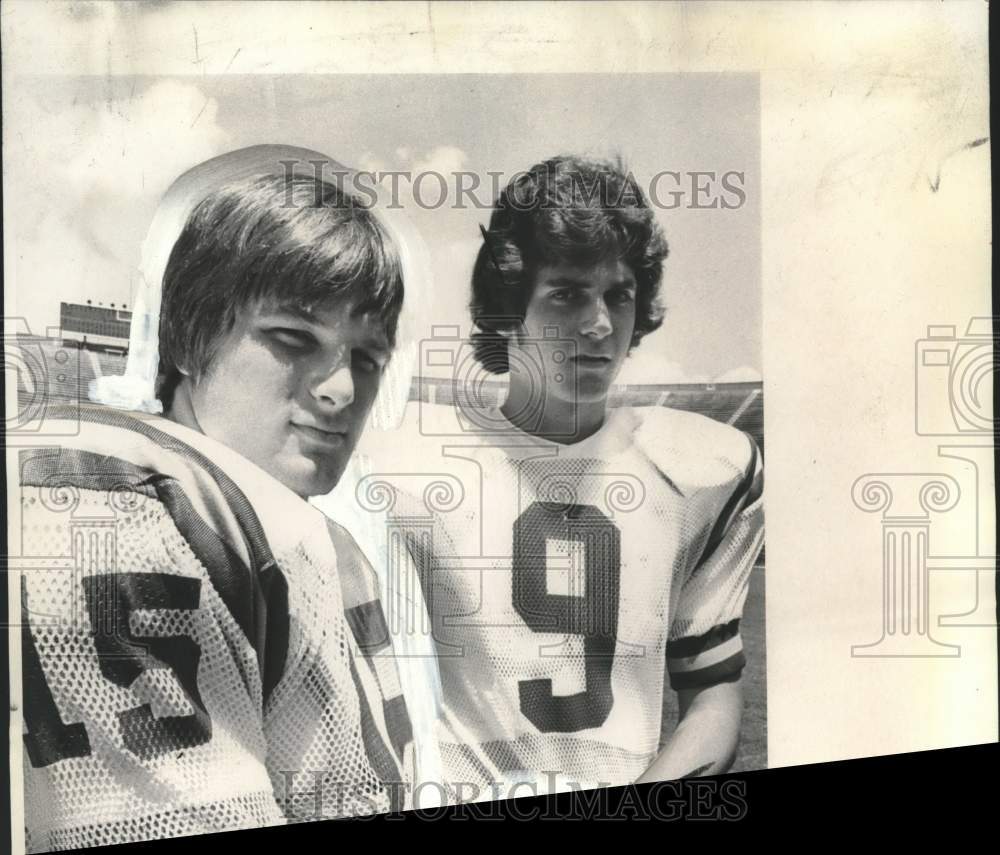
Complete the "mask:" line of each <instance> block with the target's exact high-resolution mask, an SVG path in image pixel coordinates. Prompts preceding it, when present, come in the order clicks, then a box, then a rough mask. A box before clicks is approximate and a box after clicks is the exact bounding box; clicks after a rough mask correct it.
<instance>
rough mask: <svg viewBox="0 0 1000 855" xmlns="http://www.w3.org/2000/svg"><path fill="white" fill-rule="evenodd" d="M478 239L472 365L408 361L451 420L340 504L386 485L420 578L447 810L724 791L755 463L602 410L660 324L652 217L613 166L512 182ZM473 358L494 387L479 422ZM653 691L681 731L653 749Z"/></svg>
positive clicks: (419, 419) (645, 414)
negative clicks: (711, 787) (569, 797)
mask: <svg viewBox="0 0 1000 855" xmlns="http://www.w3.org/2000/svg"><path fill="white" fill-rule="evenodd" d="M483 238H484V240H483V243H482V246H481V247H480V249H479V254H478V257H477V259H476V263H475V267H474V271H473V275H472V301H471V308H472V319H473V322H474V324H475V327H476V332H475V334H474V336H473V339H472V353H471V354H470V353H469V352H468V348H466V349H463V347H462V345H460V344H459V343H457V342H450V341H432V342H429V343H427V344H426V347H427V349H428V353H429V352H430V351H431V350H434V352H435V353H436V354H437V356H436V357H435V362H436V363H437V364H441V363H442V361H445V362H448V361H450V362H451V364H453V365H455V366H456V369H455V370H456V381H455V383H456V395H457V405H456V406H455V407H435V406H426V405H425V406H422V407H421V408H420V409H419V411H415V412H414V413H413V414H412V419H411V421H410V422H409V433H408V435H407V442H406V443H405V444H403V443H400V446H401V447H402V450H401V452H400V453H399V454H397V455H396V456H395V457H389V456H388V455H387V453H386V452H385V451H383V452H382V457H381V459H379V458H378V457H377V456H376V460H377V461H378V463H379V464H380V465H378V466H377V467H376V469H377V472H378V473H382V474H376V475H372V476H370V477H369V479H367V483H365V482H362V484H360V485H359V490H358V497H359V499H362V500H364V499H365V498H366V497H368V498H371V497H373V496H374V495H375V493H374V492H373V490H374V488H375V487H384V486H385V485H390V486H392V488H393V491H394V492H393V503H391V506H390V507H389V508H388V511H387V513H388V524H389V526H390V527H391V528H394V529H395V530H396V531H398V532H400V533H401V534H402V535H403V536H405V538H406V540H407V543H408V546H409V551H410V553H411V554H412V556H413V559H414V560H415V562H416V564H417V569H418V571H419V573H420V578H421V579H422V584H423V588H424V593H425V596H426V600H427V606H428V609H429V610H430V613H431V617H432V621H433V634H434V639H435V642H436V646H437V652H438V657H439V659H438V661H439V666H440V674H441V683H442V688H443V697H442V713H441V718H442V727H441V737H440V739H441V745H440V747H441V755H442V759H443V762H444V768H445V777H446V778H447V779H448V781H450V782H451V783H452V784H453V785H454V787H455V789H456V791H457V792H456V795H457V797H458V798H462V797H463V796H464V797H471V796H474V795H476V794H477V793H478V794H480V795H481V794H482V792H483V791H484V790H483V787H484V786H485V785H496V784H498V783H499V784H507V785H510V784H515V783H527V784H529V786H528V788H527V789H520V790H513V789H510V788H509V787H508V788H507V789H505V790H504V789H502V788H497V789H495V790H494V791H493V792H494V794H495V796H499V795H502V794H513V795H517V794H519V793H520V794H528V793H530V792H538V791H540V790H544V789H550V788H551V787H552V786H556V787H558V786H560V785H561V784H565V783H566V782H567V781H575V782H579V783H581V784H583V785H593V784H624V783H628V782H633V781H649V780H660V779H669V778H680V777H685V776H693V775H703V774H715V773H720V772H723V771H725V770H726V769H727V768H729V766H730V765H731V763H732V762H733V759H734V756H735V752H736V748H737V742H738V736H739V729H740V720H741V713H742V704H743V701H742V696H741V689H740V675H741V671H742V668H743V666H744V655H743V650H742V645H741V641H740V634H739V622H740V616H741V612H742V609H743V604H744V601H745V597H746V591H747V582H748V578H749V573H750V570H751V568H752V566H753V563H754V560H755V557H756V556H757V554H758V551H759V550H760V547H761V545H762V540H763V520H762V500H761V487H762V473H761V459H760V454H759V452H758V449H757V447H756V445H755V443H754V442H753V440H752V439H751V438H750V437H749V436H748V435H746V434H744V433H743V432H741V431H739V430H737V429H735V428H732V427H729V426H727V425H724V424H721V423H718V422H715V421H713V420H711V419H709V418H706V417H703V416H701V415H697V414H693V413H689V412H680V411H675V410H672V409H668V408H663V407H649V408H629V407H620V408H610V407H609V405H608V395H609V391H610V389H611V386H612V383H613V382H614V380H615V378H616V376H617V375H618V373H619V371H620V369H621V368H622V365H623V363H624V361H625V359H626V358H627V357H628V355H629V353H630V352H631V351H632V350H633V349H634V348H636V347H638V346H640V343H641V341H642V339H643V337H644V336H646V335H647V334H649V333H650V332H652V331H653V330H655V329H657V328H658V327H659V326H660V324H661V322H662V310H661V308H660V300H659V291H660V282H661V274H662V267H663V262H664V259H665V258H666V255H667V245H666V242H665V240H664V237H663V235H662V233H661V229H660V227H659V226H658V225H657V223H656V221H655V219H654V216H653V211H652V210H651V209H650V207H649V206H648V204H647V202H646V200H645V197H644V195H643V192H642V190H641V189H640V188H639V186H638V185H637V184H636V182H635V180H634V178H633V177H632V176H631V175H630V174H627V173H626V172H625V171H624V169H623V168H621V167H620V166H619V165H615V164H611V163H607V162H602V161H596V160H588V159H583V158H577V157H559V158H554V159H552V160H549V161H546V162H544V163H540V164H538V165H536V166H534V167H532V168H531V169H530V170H528V171H527V172H524V173H519V174H518V175H517V176H516V177H515V178H514V179H512V181H511V182H510V184H509V185H508V186H507V187H506V189H505V190H504V191H503V193H502V194H501V195H500V197H499V200H498V201H497V203H496V206H495V209H494V210H493V212H492V216H491V219H490V223H489V229H488V230H484V231H483ZM449 349H450V355H449ZM442 353H443V354H445V355H444V356H442ZM470 358H471V359H474V360H475V361H476V363H477V364H478V367H479V369H480V373H481V372H482V371H485V372H489V373H491V374H507V375H508V377H509V387H508V392H507V395H506V399H505V400H504V402H503V403H502V405H501V406H499V407H498V408H497V407H491V406H486V405H482V404H481V402H478V401H477V400H476V384H475V383H474V382H471V378H470V375H469V373H467V369H468V365H469V362H470ZM473 373H474V372H473ZM480 379H482V378H481V377H480ZM420 473H423V480H421V474H420ZM434 473H436V474H434ZM383 506H385V503H383ZM665 672H666V678H665ZM666 679H668V680H669V683H670V686H671V687H672V688H673V690H675V691H676V692H677V694H678V700H679V709H680V722H679V724H678V726H677V728H676V729H675V731H674V732H673V734H672V735H671V736H670V738H669V740H668V741H667V743H666V745H665V746H664V747H663V748H662V750H661V749H660V747H659V744H660V734H661V719H662V709H663V698H664V691H665V688H666V687H665V682H666ZM466 783H468V784H469V785H470V787H469V789H467V790H465V791H464V792H462V791H461V788H462V786H463V785H464V784H466ZM486 792H487V793H488V790H487V791H486Z"/></svg>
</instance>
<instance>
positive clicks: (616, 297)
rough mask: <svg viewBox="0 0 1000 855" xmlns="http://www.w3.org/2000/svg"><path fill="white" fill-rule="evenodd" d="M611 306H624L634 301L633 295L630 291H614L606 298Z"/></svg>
mask: <svg viewBox="0 0 1000 855" xmlns="http://www.w3.org/2000/svg"><path fill="white" fill-rule="evenodd" d="M608 299H609V300H610V302H611V304H612V305H615V306H624V305H626V304H627V303H632V302H634V301H635V294H633V293H632V292H631V291H614V292H612V293H611V295H610V296H609V298H608Z"/></svg>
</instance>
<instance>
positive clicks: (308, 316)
mask: <svg viewBox="0 0 1000 855" xmlns="http://www.w3.org/2000/svg"><path fill="white" fill-rule="evenodd" d="M265 314H269V315H291V316H292V317H295V318H299V320H303V321H305V322H306V323H309V324H315V325H316V326H322V324H321V323H320V320H319V318H317V317H316V315H314V314H313V313H312V312H311V311H309V309H305V308H303V307H302V306H297V305H295V304H293V303H288V304H286V305H278V306H274V307H272V308H270V309H267V310H265Z"/></svg>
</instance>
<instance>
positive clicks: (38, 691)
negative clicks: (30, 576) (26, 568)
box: [21, 579, 90, 769]
mask: <svg viewBox="0 0 1000 855" xmlns="http://www.w3.org/2000/svg"><path fill="white" fill-rule="evenodd" d="M21 666H22V668H23V671H22V674H23V677H24V686H23V690H24V725H25V728H26V729H27V731H28V732H27V733H25V734H24V749H25V751H26V752H27V753H28V759H29V760H30V761H31V765H32V766H34V767H35V768H36V769H38V768H40V767H42V766H51V765H52V764H53V763H58V762H59V761H60V760H66V759H68V758H70V757H87V756H89V755H90V738H89V737H88V736H87V729H86V728H85V727H84V726H83V724H81V723H79V722H77V723H74V724H64V723H63V720H62V716H61V715H60V714H59V708H58V707H57V706H56V701H55V698H53V697H52V690H51V689H50V688H49V684H48V683H47V682H46V681H45V672H44V671H43V670H42V662H41V660H40V659H39V657H38V649H37V648H36V647H35V639H34V638H33V637H32V635H31V630H30V629H29V628H28V590H27V588H26V587H25V584H24V579H21Z"/></svg>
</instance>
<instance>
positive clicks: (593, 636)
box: [512, 502, 621, 733]
mask: <svg viewBox="0 0 1000 855" xmlns="http://www.w3.org/2000/svg"><path fill="white" fill-rule="evenodd" d="M620 538H621V536H620V533H619V531H618V528H617V527H616V526H615V524H614V523H613V522H612V521H611V520H610V519H608V517H607V516H605V515H604V514H603V513H602V512H601V511H600V510H598V509H597V508H595V507H593V506H592V505H571V506H568V507H567V506H565V505H558V506H553V505H548V504H542V503H540V502H534V503H533V504H532V505H530V506H529V507H528V508H527V510H525V511H524V513H522V514H521V516H519V517H518V518H517V520H516V521H515V523H514V549H513V568H512V570H513V579H512V582H513V603H514V608H515V609H516V610H517V613H518V614H519V615H520V616H521V618H522V619H523V620H524V622H525V623H526V624H527V625H528V626H529V627H531V629H533V630H534V631H535V632H545V633H563V634H571V635H580V636H582V637H583V650H584V654H583V657H584V658H583V663H584V675H585V680H586V688H585V690H584V691H582V692H577V693H576V694H573V695H558V696H557V695H554V694H553V693H552V680H550V679H536V680H521V681H520V682H519V683H518V692H519V695H520V704H521V712H522V714H523V715H524V716H525V717H526V718H527V719H528V720H529V721H530V722H531V723H532V724H534V725H535V727H537V728H538V729H539V730H540V731H542V732H543V733H553V732H559V733H572V732H574V731H578V730H585V729H587V728H590V727H599V726H600V725H602V724H603V723H604V722H605V721H606V720H607V718H608V715H609V714H610V713H611V707H612V704H613V702H614V698H613V696H612V693H611V667H612V665H613V664H614V653H615V642H616V639H617V635H618V599H619V580H620V574H621V543H620ZM552 539H558V540H564V541H569V542H570V543H576V544H579V545H580V546H581V547H582V553H583V561H584V590H583V591H581V592H580V595H579V596H572V595H569V596H567V595H565V594H552V593H549V591H548V581H547V567H546V552H547V549H546V542H547V541H548V540H552Z"/></svg>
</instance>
